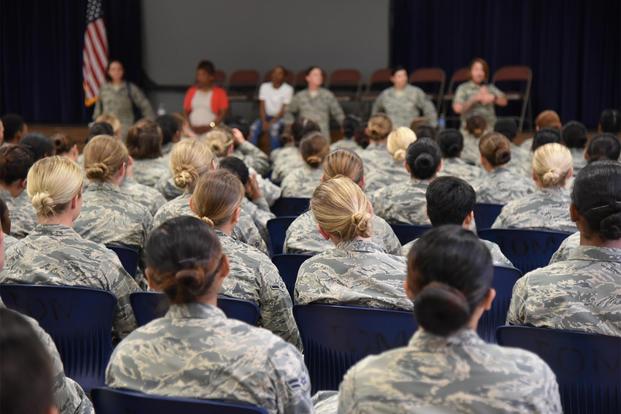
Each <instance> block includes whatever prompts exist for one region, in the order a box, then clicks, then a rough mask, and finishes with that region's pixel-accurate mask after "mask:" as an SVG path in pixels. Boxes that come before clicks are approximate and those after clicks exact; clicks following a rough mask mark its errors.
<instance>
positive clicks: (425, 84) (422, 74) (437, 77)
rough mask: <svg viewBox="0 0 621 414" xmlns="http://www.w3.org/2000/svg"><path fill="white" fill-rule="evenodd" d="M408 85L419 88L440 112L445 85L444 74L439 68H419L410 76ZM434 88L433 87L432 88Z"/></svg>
mask: <svg viewBox="0 0 621 414" xmlns="http://www.w3.org/2000/svg"><path fill="white" fill-rule="evenodd" d="M410 83H411V84H412V85H415V86H418V87H419V88H421V89H422V90H423V91H425V93H426V94H427V96H428V97H429V99H431V100H432V101H433V102H434V103H435V105H436V110H438V111H439V110H440V105H441V104H442V93H443V92H444V85H445V84H446V73H445V72H444V70H442V69H441V68H420V69H416V70H415V71H414V72H412V74H411V75H410ZM434 86H435V87H434Z"/></svg>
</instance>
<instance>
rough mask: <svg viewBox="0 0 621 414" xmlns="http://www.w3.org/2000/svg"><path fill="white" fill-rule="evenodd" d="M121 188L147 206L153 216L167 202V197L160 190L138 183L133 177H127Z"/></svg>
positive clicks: (136, 200)
mask: <svg viewBox="0 0 621 414" xmlns="http://www.w3.org/2000/svg"><path fill="white" fill-rule="evenodd" d="M121 189H122V190H123V191H124V192H126V193H127V194H129V196H130V197H131V198H132V200H134V201H135V202H137V203H140V204H142V205H143V206H145V207H146V208H147V209H148V210H149V212H150V213H151V216H153V215H155V213H157V210H158V209H159V208H160V207H162V206H163V205H164V204H165V203H166V199H165V198H164V197H163V196H162V194H160V192H159V191H158V190H156V189H155V188H152V187H148V186H146V185H142V184H138V183H137V182H136V180H134V178H133V177H125V179H124V180H123V183H122V184H121Z"/></svg>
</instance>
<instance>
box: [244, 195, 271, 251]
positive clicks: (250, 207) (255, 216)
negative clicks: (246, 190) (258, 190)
mask: <svg viewBox="0 0 621 414" xmlns="http://www.w3.org/2000/svg"><path fill="white" fill-rule="evenodd" d="M261 200H262V203H261ZM256 201H257V200H255V202H256ZM255 202H252V201H249V200H247V201H243V202H242V209H244V210H245V211H246V213H247V215H248V216H249V217H252V221H253V222H254V225H255V226H256V228H257V230H259V233H260V234H261V238H262V239H263V241H265V242H266V243H267V241H268V240H269V234H268V232H267V222H268V221H269V220H271V219H273V218H274V217H276V216H275V215H274V213H272V212H271V211H270V210H269V206H267V201H265V198H263V197H261V198H260V199H259V203H260V204H261V206H262V207H265V208H266V209H267V211H266V210H264V209H263V208H260V206H259V205H257V204H255Z"/></svg>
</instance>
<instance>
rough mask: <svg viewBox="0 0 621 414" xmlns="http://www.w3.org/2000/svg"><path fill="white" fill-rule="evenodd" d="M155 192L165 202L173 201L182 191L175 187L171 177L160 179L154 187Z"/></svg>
mask: <svg viewBox="0 0 621 414" xmlns="http://www.w3.org/2000/svg"><path fill="white" fill-rule="evenodd" d="M155 188H156V189H157V191H159V192H160V194H161V195H162V196H163V197H164V198H165V199H166V200H167V201H170V200H173V199H175V198H177V197H179V196H180V195H181V194H183V189H181V188H179V187H177V186H176V185H175V181H174V180H173V179H172V178H171V177H168V176H167V177H162V178H161V179H160V180H159V181H158V182H157V185H156V186H155Z"/></svg>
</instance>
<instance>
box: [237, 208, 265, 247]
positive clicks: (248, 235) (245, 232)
mask: <svg viewBox="0 0 621 414" xmlns="http://www.w3.org/2000/svg"><path fill="white" fill-rule="evenodd" d="M233 238H234V239H236V240H239V241H240V242H242V243H246V244H248V245H250V246H252V247H256V248H257V249H259V250H261V251H262V252H263V253H265V254H268V253H269V252H268V249H267V245H266V244H265V240H263V237H261V232H259V229H257V226H255V224H254V222H253V221H252V219H251V218H250V217H248V216H247V215H245V214H242V215H241V216H240V217H239V222H237V224H236V225H235V227H234V228H233Z"/></svg>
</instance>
